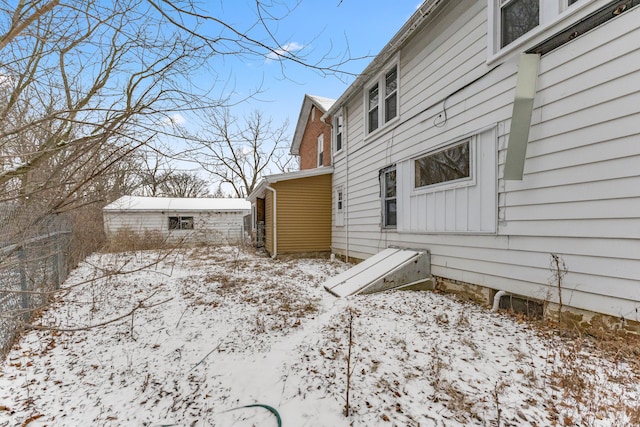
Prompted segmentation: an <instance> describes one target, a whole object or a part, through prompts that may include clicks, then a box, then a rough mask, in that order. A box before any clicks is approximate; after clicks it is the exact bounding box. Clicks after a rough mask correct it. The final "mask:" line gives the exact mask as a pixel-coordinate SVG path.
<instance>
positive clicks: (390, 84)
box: [384, 67, 398, 96]
mask: <svg viewBox="0 0 640 427" xmlns="http://www.w3.org/2000/svg"><path fill="white" fill-rule="evenodd" d="M397 88H398V69H397V68H396V67H393V70H391V71H389V72H388V73H387V75H386V76H385V92H384V95H385V96H389V95H390V94H392V93H393V92H395V91H396V89H397Z"/></svg>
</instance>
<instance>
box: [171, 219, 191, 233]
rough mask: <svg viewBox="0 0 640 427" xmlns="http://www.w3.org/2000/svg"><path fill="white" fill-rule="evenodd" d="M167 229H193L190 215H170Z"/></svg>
mask: <svg viewBox="0 0 640 427" xmlns="http://www.w3.org/2000/svg"><path fill="white" fill-rule="evenodd" d="M169 230H193V217H192V216H170V217H169Z"/></svg>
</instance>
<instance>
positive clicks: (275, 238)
mask: <svg viewBox="0 0 640 427" xmlns="http://www.w3.org/2000/svg"><path fill="white" fill-rule="evenodd" d="M265 188H266V189H267V190H269V191H271V192H272V193H273V254H271V258H275V257H276V256H277V255H278V221H277V220H278V209H277V205H278V204H277V198H276V189H275V188H273V187H269V186H268V185H267V186H266V187H265Z"/></svg>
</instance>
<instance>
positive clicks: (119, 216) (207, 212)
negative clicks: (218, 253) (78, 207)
mask: <svg viewBox="0 0 640 427" xmlns="http://www.w3.org/2000/svg"><path fill="white" fill-rule="evenodd" d="M250 212H251V203H249V202H248V201H246V200H244V199H229V198H225V199H223V198H171V197H138V196H123V197H121V198H119V199H118V200H116V201H115V202H113V203H111V204H109V205H107V206H105V207H104V208H103V215H104V228H105V232H106V235H107V238H108V239H109V238H113V237H115V236H117V235H118V234H119V233H135V234H137V235H139V236H145V235H156V236H158V235H159V236H162V238H164V239H166V240H167V241H169V242H177V241H184V242H187V243H204V244H215V243H238V242H240V241H241V240H242V238H243V237H244V226H243V217H244V216H245V215H248V214H249V213H250Z"/></svg>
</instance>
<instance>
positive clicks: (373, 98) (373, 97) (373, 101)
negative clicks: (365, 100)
mask: <svg viewBox="0 0 640 427" xmlns="http://www.w3.org/2000/svg"><path fill="white" fill-rule="evenodd" d="M377 106H378V85H375V86H374V87H372V88H371V89H369V110H371V109H372V108H374V107H377Z"/></svg>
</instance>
